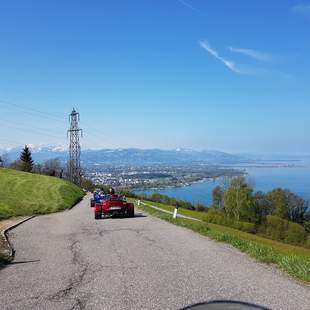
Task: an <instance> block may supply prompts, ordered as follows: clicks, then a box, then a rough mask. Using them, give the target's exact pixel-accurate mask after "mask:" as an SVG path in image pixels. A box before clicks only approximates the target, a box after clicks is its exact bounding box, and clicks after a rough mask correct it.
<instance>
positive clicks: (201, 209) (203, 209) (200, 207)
mask: <svg viewBox="0 0 310 310" xmlns="http://www.w3.org/2000/svg"><path fill="white" fill-rule="evenodd" d="M196 210H197V211H199V212H208V209H207V207H206V206H205V205H203V204H201V203H197V205H196Z"/></svg>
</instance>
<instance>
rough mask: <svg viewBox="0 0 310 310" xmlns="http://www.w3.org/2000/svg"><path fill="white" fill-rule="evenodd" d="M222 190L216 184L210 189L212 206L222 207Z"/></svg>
mask: <svg viewBox="0 0 310 310" xmlns="http://www.w3.org/2000/svg"><path fill="white" fill-rule="evenodd" d="M223 198H224V192H223V190H222V188H221V187H220V186H216V187H215V188H214V189H213V191H212V207H213V208H215V209H222V207H223Z"/></svg>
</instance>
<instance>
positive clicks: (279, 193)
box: [267, 188, 289, 220]
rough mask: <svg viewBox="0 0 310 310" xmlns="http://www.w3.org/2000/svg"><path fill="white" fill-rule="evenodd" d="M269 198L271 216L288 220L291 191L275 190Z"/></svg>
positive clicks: (268, 195)
mask: <svg viewBox="0 0 310 310" xmlns="http://www.w3.org/2000/svg"><path fill="white" fill-rule="evenodd" d="M267 198H268V200H269V201H270V204H271V214H272V215H275V216H278V217H280V218H281V219H285V220H287V219H288V218H289V212H288V204H289V191H288V190H284V189H282V188H275V189H274V190H272V191H271V192H269V193H268V194H267Z"/></svg>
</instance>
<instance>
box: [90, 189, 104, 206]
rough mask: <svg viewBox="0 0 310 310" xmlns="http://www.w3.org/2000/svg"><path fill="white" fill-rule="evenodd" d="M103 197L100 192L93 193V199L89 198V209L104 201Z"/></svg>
mask: <svg viewBox="0 0 310 310" xmlns="http://www.w3.org/2000/svg"><path fill="white" fill-rule="evenodd" d="M104 197H105V195H104V193H103V191H102V190H100V189H96V190H95V191H94V193H93V197H92V198H90V207H91V208H93V207H94V206H95V204H96V203H100V201H102V200H103V199H104Z"/></svg>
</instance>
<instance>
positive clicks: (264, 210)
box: [253, 191, 271, 224]
mask: <svg viewBox="0 0 310 310" xmlns="http://www.w3.org/2000/svg"><path fill="white" fill-rule="evenodd" d="M253 206H254V212H255V220H256V223H259V224H260V223H261V222H262V221H264V219H265V218H266V216H267V215H270V214H271V204H270V201H269V200H268V199H267V197H266V195H265V194H264V193H263V192H261V191H258V192H256V193H255V194H254V195H253Z"/></svg>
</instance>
